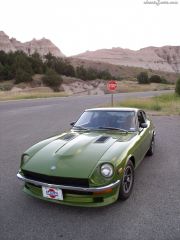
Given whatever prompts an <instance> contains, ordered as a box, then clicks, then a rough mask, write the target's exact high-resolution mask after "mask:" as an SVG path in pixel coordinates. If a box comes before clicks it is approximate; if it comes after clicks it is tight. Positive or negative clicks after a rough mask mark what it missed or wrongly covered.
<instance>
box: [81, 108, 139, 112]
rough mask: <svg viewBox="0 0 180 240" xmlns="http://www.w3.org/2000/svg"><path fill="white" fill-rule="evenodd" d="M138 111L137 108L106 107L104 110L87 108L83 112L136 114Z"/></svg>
mask: <svg viewBox="0 0 180 240" xmlns="http://www.w3.org/2000/svg"><path fill="white" fill-rule="evenodd" d="M139 110H140V109H138V108H127V107H106V108H89V109H86V110H85V111H124V112H129V111H134V112H137V111H139Z"/></svg>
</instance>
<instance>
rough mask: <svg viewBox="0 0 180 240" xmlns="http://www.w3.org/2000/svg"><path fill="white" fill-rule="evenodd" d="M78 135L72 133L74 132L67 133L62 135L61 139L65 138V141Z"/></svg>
mask: <svg viewBox="0 0 180 240" xmlns="http://www.w3.org/2000/svg"><path fill="white" fill-rule="evenodd" d="M76 136H77V135H75V134H72V133H67V134H65V135H64V136H62V137H61V138H60V139H62V140H65V141H70V140H72V139H74V138H75V137H76Z"/></svg>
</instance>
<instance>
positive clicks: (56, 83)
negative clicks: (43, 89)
mask: <svg viewBox="0 0 180 240" xmlns="http://www.w3.org/2000/svg"><path fill="white" fill-rule="evenodd" d="M42 80H43V83H44V84H45V85H46V86H48V87H50V88H52V89H53V90H54V91H55V92H59V87H60V85H61V84H62V81H63V80H62V78H61V76H60V75H59V74H57V73H56V72H55V71H54V70H53V69H47V72H46V75H45V76H44V77H43V79H42Z"/></svg>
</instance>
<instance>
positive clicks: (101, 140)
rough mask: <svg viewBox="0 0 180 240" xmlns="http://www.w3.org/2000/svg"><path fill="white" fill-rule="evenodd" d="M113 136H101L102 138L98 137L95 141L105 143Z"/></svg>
mask: <svg viewBox="0 0 180 240" xmlns="http://www.w3.org/2000/svg"><path fill="white" fill-rule="evenodd" d="M110 138H111V137H109V136H101V137H100V138H98V139H97V140H96V141H95V143H104V142H106V141H107V140H108V139H110Z"/></svg>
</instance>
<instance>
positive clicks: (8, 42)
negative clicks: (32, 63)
mask: <svg viewBox="0 0 180 240" xmlns="http://www.w3.org/2000/svg"><path fill="white" fill-rule="evenodd" d="M0 50H3V51H5V52H10V51H12V52H15V51H23V52H25V53H26V54H28V55H29V54H33V53H34V52H38V53H39V54H40V55H41V56H44V55H46V54H48V53H49V52H50V53H51V54H52V55H54V56H56V57H64V54H63V53H62V52H61V51H60V50H59V48H58V47H56V46H55V45H54V44H53V43H52V42H51V41H50V40H48V39H46V38H42V39H40V40H36V39H33V40H32V41H29V42H25V43H22V42H20V41H17V40H16V39H15V38H9V36H8V35H7V34H5V33H4V32H3V31H0Z"/></svg>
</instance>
